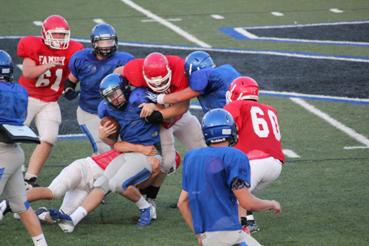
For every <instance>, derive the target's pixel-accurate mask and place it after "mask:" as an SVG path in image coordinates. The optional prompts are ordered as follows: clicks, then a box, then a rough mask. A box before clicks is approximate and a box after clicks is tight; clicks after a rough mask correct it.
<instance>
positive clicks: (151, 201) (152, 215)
mask: <svg viewBox="0 0 369 246" xmlns="http://www.w3.org/2000/svg"><path fill="white" fill-rule="evenodd" d="M147 202H148V203H150V205H151V210H150V214H151V219H152V220H156V219H157V218H158V215H157V214H156V203H155V200H154V199H151V198H147Z"/></svg>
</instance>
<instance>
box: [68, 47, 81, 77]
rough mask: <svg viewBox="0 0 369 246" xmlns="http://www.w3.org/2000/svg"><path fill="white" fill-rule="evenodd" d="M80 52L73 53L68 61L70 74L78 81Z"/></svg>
mask: <svg viewBox="0 0 369 246" xmlns="http://www.w3.org/2000/svg"><path fill="white" fill-rule="evenodd" d="M79 54H80V52H77V53H75V54H74V55H73V56H72V57H71V58H70V61H69V64H68V68H69V70H70V72H71V73H72V74H73V76H74V77H76V78H77V79H78V80H79V78H78V67H79V65H80V59H78V58H79Z"/></svg>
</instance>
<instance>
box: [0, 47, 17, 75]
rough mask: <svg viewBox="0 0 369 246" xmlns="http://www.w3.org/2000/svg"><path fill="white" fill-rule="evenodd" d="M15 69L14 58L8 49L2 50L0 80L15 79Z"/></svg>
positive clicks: (0, 53) (0, 54)
mask: <svg viewBox="0 0 369 246" xmlns="http://www.w3.org/2000/svg"><path fill="white" fill-rule="evenodd" d="M13 71H14V66H13V61H12V58H11V57H10V55H9V54H8V53H7V52H6V51H3V50H0V80H5V81H8V82H11V81H13Z"/></svg>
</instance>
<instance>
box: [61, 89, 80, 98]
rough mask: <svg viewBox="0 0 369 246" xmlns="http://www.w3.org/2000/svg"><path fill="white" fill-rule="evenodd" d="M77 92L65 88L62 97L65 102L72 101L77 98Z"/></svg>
mask: <svg viewBox="0 0 369 246" xmlns="http://www.w3.org/2000/svg"><path fill="white" fill-rule="evenodd" d="M78 94H79V91H76V90H74V89H73V88H70V87H69V88H66V89H65V90H64V91H63V96H64V97H65V98H66V99H67V100H69V101H70V100H73V99H75V98H76V97H78Z"/></svg>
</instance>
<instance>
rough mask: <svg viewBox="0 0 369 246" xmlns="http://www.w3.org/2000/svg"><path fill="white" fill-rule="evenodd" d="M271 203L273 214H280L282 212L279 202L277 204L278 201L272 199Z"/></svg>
mask: <svg viewBox="0 0 369 246" xmlns="http://www.w3.org/2000/svg"><path fill="white" fill-rule="evenodd" d="M272 203H273V208H272V209H273V210H274V214H275V215H280V214H281V212H282V207H281V204H279V202H277V201H275V200H272Z"/></svg>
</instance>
